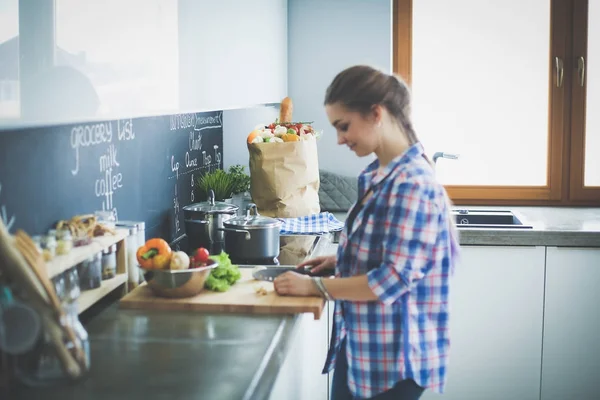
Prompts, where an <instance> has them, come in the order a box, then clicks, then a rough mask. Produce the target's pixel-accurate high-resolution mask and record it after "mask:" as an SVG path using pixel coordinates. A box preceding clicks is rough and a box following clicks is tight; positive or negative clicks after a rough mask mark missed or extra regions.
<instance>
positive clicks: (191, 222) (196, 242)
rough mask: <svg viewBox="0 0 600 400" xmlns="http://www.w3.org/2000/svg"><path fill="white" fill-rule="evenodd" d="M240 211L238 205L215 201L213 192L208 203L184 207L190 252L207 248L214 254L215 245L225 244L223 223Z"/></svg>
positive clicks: (210, 193)
mask: <svg viewBox="0 0 600 400" xmlns="http://www.w3.org/2000/svg"><path fill="white" fill-rule="evenodd" d="M238 209H239V207H238V206H236V205H233V204H230V203H225V202H221V201H215V194H214V192H213V191H212V190H211V191H210V192H209V195H208V201H206V202H202V203H194V204H190V205H189V206H185V207H183V216H184V222H185V233H186V234H187V236H188V243H189V247H190V250H194V249H197V248H199V247H205V248H207V249H208V250H209V251H211V252H212V250H213V247H214V244H215V243H223V241H224V237H223V231H222V228H223V223H224V222H225V221H227V220H229V219H230V218H232V217H233V216H235V215H236V213H237V210H238Z"/></svg>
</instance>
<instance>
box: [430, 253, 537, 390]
mask: <svg viewBox="0 0 600 400" xmlns="http://www.w3.org/2000/svg"><path fill="white" fill-rule="evenodd" d="M544 263H545V248H544V247H508V246H507V247H500V246H463V254H462V260H461V262H460V264H459V265H458V266H457V268H456V271H455V275H454V278H453V282H452V286H451V289H450V290H451V292H450V300H451V305H450V307H451V311H450V312H451V316H450V318H451V343H452V344H451V352H450V359H449V365H448V382H447V387H446V392H445V394H444V395H442V396H440V395H438V394H435V393H433V392H429V391H426V392H425V393H424V394H423V397H422V399H424V400H433V399H444V400H482V399H485V400H505V399H519V400H534V399H535V400H538V399H539V390H540V362H541V355H542V319H543V298H544Z"/></svg>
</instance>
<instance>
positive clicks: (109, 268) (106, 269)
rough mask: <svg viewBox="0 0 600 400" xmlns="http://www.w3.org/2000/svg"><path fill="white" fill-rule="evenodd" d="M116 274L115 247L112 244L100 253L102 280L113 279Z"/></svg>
mask: <svg viewBox="0 0 600 400" xmlns="http://www.w3.org/2000/svg"><path fill="white" fill-rule="evenodd" d="M116 274H117V245H116V244H113V245H112V246H110V247H108V248H107V249H105V250H104V251H103V252H102V279H103V280H106V279H111V278H114V277H115V275H116Z"/></svg>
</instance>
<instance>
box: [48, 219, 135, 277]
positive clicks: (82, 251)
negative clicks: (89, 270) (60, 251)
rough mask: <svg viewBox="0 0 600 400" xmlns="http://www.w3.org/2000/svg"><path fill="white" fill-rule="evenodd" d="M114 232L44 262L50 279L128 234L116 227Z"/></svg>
mask: <svg viewBox="0 0 600 400" xmlns="http://www.w3.org/2000/svg"><path fill="white" fill-rule="evenodd" d="M116 232H117V234H116V235H114V236H113V235H110V234H108V235H106V236H98V237H95V238H94V239H93V240H92V243H90V244H88V245H87V246H81V247H73V249H71V251H70V252H69V254H65V255H61V256H56V257H54V259H53V260H51V261H48V262H46V268H47V270H48V276H49V277H50V279H52V278H53V277H55V276H56V275H59V274H61V273H63V272H64V271H66V270H68V269H69V268H72V267H74V266H76V265H77V264H79V263H80V262H83V261H85V260H87V259H88V258H90V257H91V256H93V255H94V254H97V253H98V252H100V251H102V250H104V249H106V248H107V247H109V246H111V245H113V244H115V243H118V242H120V241H121V240H123V239H125V238H126V237H127V236H128V235H129V232H128V230H127V229H117V230H116Z"/></svg>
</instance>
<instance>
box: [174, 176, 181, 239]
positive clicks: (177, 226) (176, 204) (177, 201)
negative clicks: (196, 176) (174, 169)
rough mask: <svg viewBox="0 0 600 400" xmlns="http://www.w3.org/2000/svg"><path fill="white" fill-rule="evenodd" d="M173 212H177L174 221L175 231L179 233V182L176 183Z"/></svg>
mask: <svg viewBox="0 0 600 400" xmlns="http://www.w3.org/2000/svg"><path fill="white" fill-rule="evenodd" d="M173 212H174V214H175V218H173V221H174V222H175V233H179V231H180V230H181V227H180V226H179V196H178V193H177V183H175V196H174V197H173Z"/></svg>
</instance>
